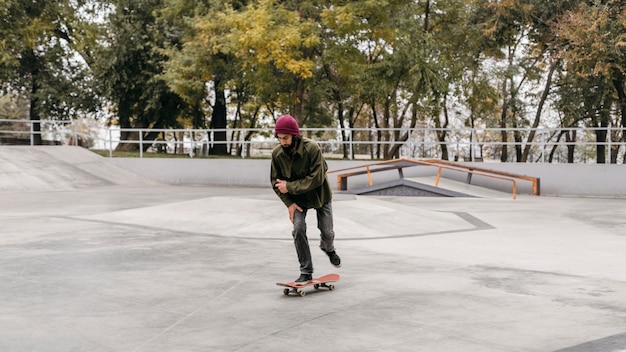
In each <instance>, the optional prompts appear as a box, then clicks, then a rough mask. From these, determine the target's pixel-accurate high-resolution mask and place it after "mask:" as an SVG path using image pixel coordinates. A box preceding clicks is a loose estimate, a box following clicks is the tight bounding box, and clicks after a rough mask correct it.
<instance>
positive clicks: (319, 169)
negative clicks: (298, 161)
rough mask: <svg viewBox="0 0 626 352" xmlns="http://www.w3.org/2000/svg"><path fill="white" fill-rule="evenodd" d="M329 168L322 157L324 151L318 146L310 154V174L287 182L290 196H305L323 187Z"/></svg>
mask: <svg viewBox="0 0 626 352" xmlns="http://www.w3.org/2000/svg"><path fill="white" fill-rule="evenodd" d="M326 171H328V166H327V165H326V161H325V160H324V157H323V156H322V150H321V149H320V148H319V147H318V146H317V145H316V147H315V148H312V150H311V153H310V162H309V173H308V175H306V176H305V177H303V178H301V179H298V180H294V181H291V182H287V190H288V191H289V194H296V195H297V194H303V193H307V192H309V191H312V190H314V189H316V188H318V187H319V186H321V185H322V184H323V183H324V181H325V180H326Z"/></svg>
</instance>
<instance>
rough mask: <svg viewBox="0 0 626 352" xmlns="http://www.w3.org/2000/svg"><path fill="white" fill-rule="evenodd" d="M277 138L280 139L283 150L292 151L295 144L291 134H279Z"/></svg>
mask: <svg viewBox="0 0 626 352" xmlns="http://www.w3.org/2000/svg"><path fill="white" fill-rule="evenodd" d="M276 138H278V141H279V142H280V146H281V147H283V149H290V148H291V146H292V144H293V136H292V135H290V134H282V133H278V134H277V135H276Z"/></svg>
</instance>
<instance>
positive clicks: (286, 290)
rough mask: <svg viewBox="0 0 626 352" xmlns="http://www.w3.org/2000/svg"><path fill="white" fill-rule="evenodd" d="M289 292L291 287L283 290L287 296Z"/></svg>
mask: <svg viewBox="0 0 626 352" xmlns="http://www.w3.org/2000/svg"><path fill="white" fill-rule="evenodd" d="M288 294H289V289H288V288H286V289H284V290H283V295H285V296H287V295H288Z"/></svg>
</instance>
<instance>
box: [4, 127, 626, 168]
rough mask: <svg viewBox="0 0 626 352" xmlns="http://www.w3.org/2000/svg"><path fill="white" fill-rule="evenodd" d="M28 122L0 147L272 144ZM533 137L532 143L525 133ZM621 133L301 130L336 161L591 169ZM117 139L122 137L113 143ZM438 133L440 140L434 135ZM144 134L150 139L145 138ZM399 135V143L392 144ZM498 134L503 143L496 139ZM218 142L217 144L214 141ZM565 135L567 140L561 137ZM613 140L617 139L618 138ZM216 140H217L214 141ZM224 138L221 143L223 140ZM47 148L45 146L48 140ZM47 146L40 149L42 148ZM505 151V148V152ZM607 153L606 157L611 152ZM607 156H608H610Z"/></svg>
mask: <svg viewBox="0 0 626 352" xmlns="http://www.w3.org/2000/svg"><path fill="white" fill-rule="evenodd" d="M35 123H37V122H33V121H30V120H12V119H11V120H10V119H0V144H15V142H18V143H21V144H31V145H32V144H33V143H34V139H35V138H34V136H35V135H37V134H40V135H41V137H42V139H43V140H46V141H52V143H55V144H73V145H84V146H86V147H89V148H91V149H100V150H107V151H108V153H109V155H110V156H113V151H114V150H115V148H117V147H118V145H119V144H120V143H124V144H135V145H137V149H138V150H139V156H140V157H143V156H144V153H176V154H186V155H189V157H197V156H208V155H210V154H211V152H212V151H213V150H214V148H216V147H218V146H222V147H223V148H225V149H226V151H227V154H229V155H232V156H239V157H242V158H249V157H268V156H269V155H270V153H271V150H272V149H273V148H274V147H275V146H276V145H278V141H277V140H276V139H275V138H274V137H273V131H272V130H271V129H270V128H255V129H251V128H227V129H144V128H133V129H124V130H121V129H119V128H117V127H104V126H90V125H87V124H85V123H84V122H77V121H46V120H44V121H41V122H40V131H36V129H35V128H34V125H35ZM531 132H534V134H535V136H534V138H533V140H532V141H530V142H529V141H528V138H529V135H530V134H531ZM623 132H624V131H623V129H622V128H620V127H612V128H604V129H600V128H582V127H581V128H538V129H535V130H534V131H532V130H531V129H530V128H504V129H503V128H446V129H443V128H440V129H437V128H428V127H420V128H413V129H408V128H395V129H394V128H381V129H372V128H345V129H340V128H303V129H302V133H303V134H304V135H305V136H308V137H310V138H312V139H314V140H316V141H317V142H318V144H319V145H320V146H321V148H322V150H323V152H324V153H325V154H326V155H327V156H330V157H334V158H338V159H379V158H383V157H384V156H385V153H384V150H385V149H388V148H391V147H392V146H396V145H398V146H399V149H398V153H397V154H395V155H388V157H396V156H397V157H407V158H442V157H443V148H446V149H447V152H448V159H450V160H459V161H501V158H502V154H503V152H504V150H505V149H506V152H507V158H506V161H508V162H516V161H518V158H519V155H520V154H521V153H522V151H523V150H524V149H525V148H529V153H528V158H527V161H528V162H554V163H565V162H567V161H568V153H569V155H570V156H572V157H573V160H574V162H575V163H595V162H596V160H597V158H596V153H597V151H598V147H599V146H605V160H606V162H607V163H609V162H610V161H611V160H612V159H613V160H615V162H616V163H618V164H623V163H624V152H625V151H626V144H625V142H624V141H623V140H622V138H621V136H622V135H623ZM122 133H124V134H126V135H128V136H129V138H127V139H125V140H120V136H121V135H122ZM438 133H439V134H441V133H445V134H446V137H445V142H440V141H439V140H438V137H437V134H438ZM597 133H606V141H605V142H602V143H599V142H597V141H596V140H597V137H596V134H597ZM149 134H152V135H154V136H156V139H150V140H147V139H145V136H147V135H149ZM403 135H406V136H407V138H406V140H398V139H400V137H399V136H403ZM503 135H506V142H504V141H503ZM218 136H220V137H221V138H216V137H218ZM566 136H568V137H569V138H570V139H569V140H568V139H566V138H565V137H566ZM618 136H619V137H618ZM217 139H222V140H217ZM223 139H225V140H223ZM49 143H50V142H49ZM49 143H48V144H49ZM505 146H506V148H505ZM611 153H612V154H611ZM611 155H613V158H611Z"/></svg>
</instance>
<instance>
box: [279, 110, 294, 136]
mask: <svg viewBox="0 0 626 352" xmlns="http://www.w3.org/2000/svg"><path fill="white" fill-rule="evenodd" d="M274 133H276V134H279V133H280V134H290V135H292V136H299V135H300V128H299V127H298V121H296V119H294V118H293V117H292V116H291V115H283V116H281V117H279V118H278V120H277V121H276V126H275V127H274Z"/></svg>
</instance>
